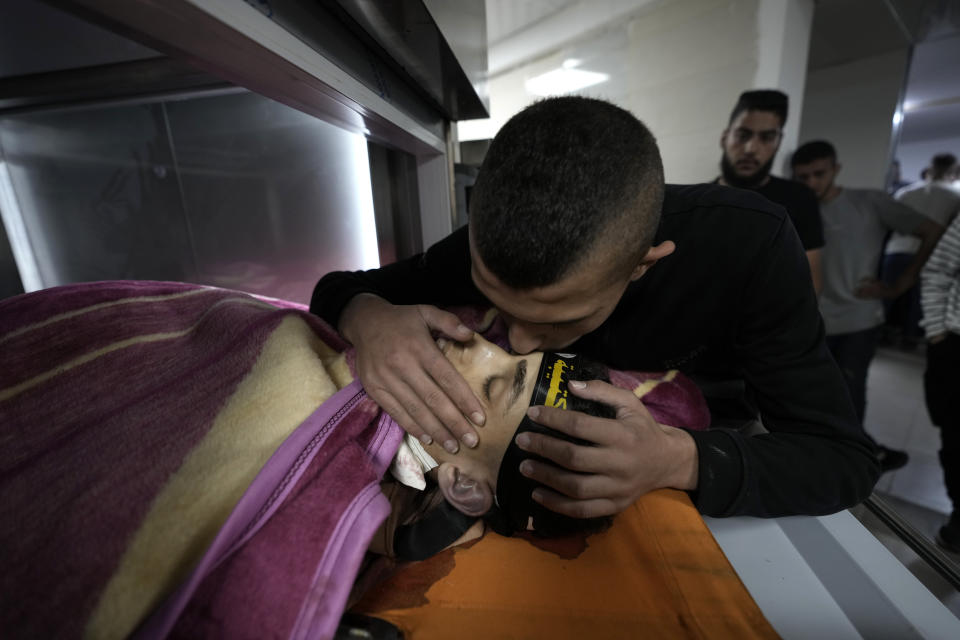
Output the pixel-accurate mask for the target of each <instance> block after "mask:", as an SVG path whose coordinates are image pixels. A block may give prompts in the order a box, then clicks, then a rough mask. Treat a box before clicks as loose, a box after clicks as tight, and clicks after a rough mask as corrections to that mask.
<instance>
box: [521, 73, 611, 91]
mask: <svg viewBox="0 0 960 640" xmlns="http://www.w3.org/2000/svg"><path fill="white" fill-rule="evenodd" d="M609 79H610V76H609V75H607V74H606V73H597V72H596V71H584V70H583V69H574V68H572V67H567V68H561V69H554V70H553V71H547V72H546V73H542V74H540V75H539V76H536V77H533V78H530V79H529V80H527V81H526V82H525V83H524V86H526V88H527V91H528V92H529V93H532V94H534V95H536V96H558V95H563V94H565V93H573V92H574V91H579V90H580V89H586V88H587V87H592V86H593V85H595V84H600V83H601V82H606V81H607V80H609Z"/></svg>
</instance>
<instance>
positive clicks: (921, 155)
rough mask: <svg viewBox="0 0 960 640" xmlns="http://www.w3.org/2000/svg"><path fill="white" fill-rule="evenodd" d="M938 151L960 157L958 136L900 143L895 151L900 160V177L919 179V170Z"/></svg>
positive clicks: (910, 180) (907, 179)
mask: <svg viewBox="0 0 960 640" xmlns="http://www.w3.org/2000/svg"><path fill="white" fill-rule="evenodd" d="M938 153H952V154H953V155H955V156H957V157H958V158H960V137H954V138H944V139H942V140H924V141H922V142H911V143H909V144H901V145H900V146H899V147H897V152H896V158H897V159H898V160H899V161H900V179H901V180H903V181H905V182H915V181H916V180H919V179H920V172H921V171H922V170H923V168H924V167H928V166H930V160H931V159H932V158H933V156H935V155H937V154H938Z"/></svg>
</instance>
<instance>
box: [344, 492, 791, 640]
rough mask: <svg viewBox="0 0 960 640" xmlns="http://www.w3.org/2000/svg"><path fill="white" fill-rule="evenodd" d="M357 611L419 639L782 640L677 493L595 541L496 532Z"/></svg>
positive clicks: (398, 581)
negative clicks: (761, 639) (704, 639)
mask: <svg viewBox="0 0 960 640" xmlns="http://www.w3.org/2000/svg"><path fill="white" fill-rule="evenodd" d="M352 610H353V611H354V612H357V613H363V614H367V615H373V616H376V617H379V618H383V619H385V620H388V621H389V622H391V623H393V624H394V625H396V626H397V627H399V628H400V629H401V630H402V631H403V633H404V637H405V638H406V639H407V640H433V639H438V640H439V639H448V638H457V639H458V640H470V639H473V638H476V639H480V638H483V639H489V638H550V639H562V638H577V639H581V638H710V639H711V640H712V639H716V638H736V639H738V640H740V639H743V638H777V637H778V636H777V634H776V632H774V630H773V628H772V627H771V626H770V624H769V623H768V622H767V621H766V619H765V618H764V617H763V614H762V613H761V612H760V609H759V608H758V607H757V605H756V603H755V602H754V601H753V599H752V598H751V597H750V595H749V593H748V592H747V590H746V588H745V587H744V586H743V583H742V582H740V579H739V578H738V577H737V574H736V573H735V572H734V570H733V567H731V566H730V563H729V562H728V561H727V559H726V557H725V556H724V555H723V552H722V551H721V550H720V547H719V546H718V545H717V543H716V541H715V540H714V539H713V536H712V535H711V534H710V531H709V530H708V529H707V526H706V524H704V522H703V519H702V518H701V517H700V514H699V513H697V511H696V509H695V508H694V507H693V505H692V504H691V503H690V500H689V498H688V497H687V495H686V494H685V493H683V492H681V491H673V490H661V491H657V492H654V493H651V494H648V495H646V496H644V497H643V498H642V499H640V500H639V501H637V502H636V503H635V504H634V505H633V506H631V507H630V508H629V509H628V510H627V511H625V512H623V513H622V514H620V515H619V516H617V518H616V519H615V520H614V523H613V526H612V527H611V528H610V529H609V530H607V531H605V532H604V533H601V534H595V535H592V536H589V537H584V536H581V537H571V538H564V539H560V540H534V539H532V538H520V537H514V538H504V537H502V536H498V535H496V534H494V533H487V534H486V535H485V536H484V537H483V538H482V539H481V540H479V541H478V542H476V543H474V544H473V545H472V546H469V545H468V546H464V547H459V548H456V549H448V550H447V551H444V552H443V553H440V554H438V555H437V556H434V557H433V558H430V559H429V560H425V561H423V562H418V563H411V564H409V565H406V566H404V567H402V568H401V569H399V570H398V571H397V572H396V573H394V574H393V575H392V576H391V577H390V578H389V579H387V580H386V581H384V582H382V583H380V584H379V585H378V586H376V587H374V588H373V589H372V590H370V591H369V592H368V593H367V594H366V595H365V596H364V597H363V598H362V599H361V600H360V601H359V602H358V603H357V604H356V605H355V606H354V607H353V609H352Z"/></svg>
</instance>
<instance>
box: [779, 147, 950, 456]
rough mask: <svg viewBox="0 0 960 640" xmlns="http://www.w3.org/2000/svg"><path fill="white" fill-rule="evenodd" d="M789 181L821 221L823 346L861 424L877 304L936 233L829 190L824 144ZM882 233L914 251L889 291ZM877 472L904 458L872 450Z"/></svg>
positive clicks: (864, 199)
mask: <svg viewBox="0 0 960 640" xmlns="http://www.w3.org/2000/svg"><path fill="white" fill-rule="evenodd" d="M791 166H792V167H793V176H794V179H795V180H799V181H800V182H803V183H804V184H806V185H807V186H808V187H810V188H811V189H813V192H814V193H815V194H816V195H817V199H819V200H820V215H821V217H822V219H823V235H824V241H825V245H824V248H823V258H822V264H823V290H822V291H821V294H820V314H821V315H822V316H823V323H824V325H825V327H826V333H827V346H828V347H829V348H830V351H831V353H832V354H833V357H834V359H835V360H836V361H837V364H839V365H840V369H841V371H842V372H843V375H844V378H845V379H846V381H847V386H848V387H849V389H850V396H851V398H852V400H853V404H854V408H855V409H856V411H857V416H858V417H859V418H860V423H861V424H863V417H864V413H865V411H866V403H867V400H866V390H867V369H868V368H869V366H870V361H871V360H872V359H873V355H874V353H876V350H877V342H878V340H879V337H880V327H881V325H882V324H883V320H884V311H883V300H885V299H893V298H896V297H897V296H899V295H900V294H902V293H903V292H904V291H906V290H908V289H909V288H910V287H911V286H913V284H914V283H915V282H916V281H917V277H918V276H919V274H920V269H921V268H923V264H924V263H925V262H926V261H927V258H928V257H929V256H930V253H931V252H932V251H933V248H934V247H935V246H936V244H937V240H938V239H939V238H940V235H941V234H942V233H943V227H942V226H941V225H939V224H937V223H936V222H934V221H932V220H930V219H928V218H927V217H925V216H923V215H922V214H920V213H918V212H916V211H914V210H913V209H911V208H910V207H908V206H906V205H904V204H901V203H899V202H897V201H896V200H894V199H893V198H891V197H890V196H889V195H887V194H886V193H884V192H882V191H879V190H865V189H844V188H842V187H841V186H840V185H838V184H836V177H837V174H838V173H839V172H840V164H839V163H837V153H836V151H835V150H834V148H833V145H831V144H830V143H829V142H825V141H822V140H818V141H816V142H808V143H806V144H804V145H802V146H801V147H800V148H799V149H797V150H796V151H795V152H794V154H793V157H792V158H791ZM889 231H900V232H902V233H906V234H910V235H912V236H916V237H917V238H919V239H920V247H919V249H918V250H917V253H916V255H915V256H914V259H913V261H912V262H910V264H909V265H907V267H906V268H905V269H904V270H903V273H902V274H901V275H900V277H898V278H897V280H896V281H895V282H894V283H893V284H887V283H884V282H882V281H880V280H878V279H877V271H878V268H879V263H880V255H881V252H882V251H883V241H884V238H885V237H886V235H887V233H888V232H889ZM877 447H878V452H879V453H878V457H879V461H880V466H881V468H882V469H883V470H884V471H890V470H892V469H898V468H900V467H902V466H903V465H905V464H906V463H907V454H906V452H904V451H897V450H894V449H890V448H888V447H884V446H882V445H877Z"/></svg>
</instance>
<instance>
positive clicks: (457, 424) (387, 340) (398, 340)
mask: <svg viewBox="0 0 960 640" xmlns="http://www.w3.org/2000/svg"><path fill="white" fill-rule="evenodd" d="M339 328H340V333H342V334H343V336H344V337H345V338H346V339H347V340H349V341H350V343H351V344H353V346H354V347H356V350H357V374H358V375H359V376H360V381H361V382H362V383H363V387H364V389H366V391H367V393H369V394H370V397H372V398H373V399H374V400H376V402H377V404H379V405H380V406H381V407H382V408H383V409H384V410H385V411H386V412H387V413H389V414H390V415H391V416H392V417H393V419H394V420H396V421H397V423H399V424H400V426H401V427H403V428H404V430H405V431H407V432H408V433H410V434H411V435H413V436H414V437H417V438H419V439H420V440H421V441H423V442H430V441H431V440H436V441H437V442H439V443H441V444H442V445H443V447H444V448H445V449H446V450H447V451H450V452H451V453H455V452H456V451H457V449H458V448H459V445H458V444H457V441H458V440H459V441H461V442H463V443H464V444H466V445H467V446H469V447H474V446H476V444H477V441H478V440H477V433H476V431H475V430H474V428H473V426H472V425H471V424H470V421H468V420H467V419H466V418H465V417H464V416H471V420H472V421H473V423H474V424H476V425H482V424H483V421H484V416H483V407H482V406H481V405H480V401H479V400H477V398H476V396H475V395H474V394H473V391H472V390H471V389H470V387H469V385H468V384H467V382H466V380H464V379H463V376H461V375H460V373H459V372H458V371H457V370H456V369H455V368H454V367H453V365H452V364H450V361H449V360H447V359H446V358H445V357H444V356H443V354H442V353H441V352H440V349H439V348H438V347H437V343H436V342H435V341H434V339H433V337H432V335H431V332H437V333H439V334H441V335H442V336H443V337H445V338H449V339H451V340H456V341H461V342H462V341H466V340H469V339H470V338H471V337H473V332H472V331H471V330H470V329H468V328H467V327H465V326H463V324H462V323H461V322H460V319H459V318H457V316H456V315H454V314H452V313H448V312H446V311H443V310H441V309H438V308H437V307H433V306H430V305H425V304H420V305H411V306H397V305H393V304H390V303H389V302H387V301H386V300H384V299H383V298H380V297H378V296H375V295H372V294H366V293H364V294H360V295H358V296H355V297H354V298H353V299H352V300H351V301H350V303H349V304H348V305H347V306H346V308H345V309H344V311H343V314H342V315H341V317H340V327H339Z"/></svg>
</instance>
